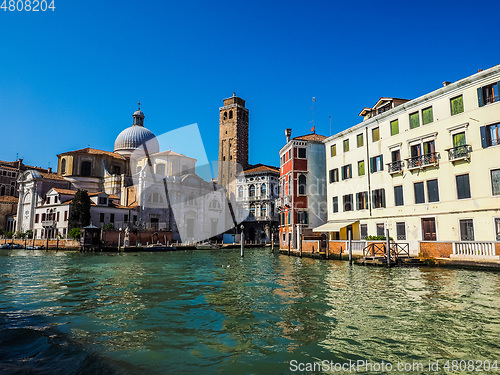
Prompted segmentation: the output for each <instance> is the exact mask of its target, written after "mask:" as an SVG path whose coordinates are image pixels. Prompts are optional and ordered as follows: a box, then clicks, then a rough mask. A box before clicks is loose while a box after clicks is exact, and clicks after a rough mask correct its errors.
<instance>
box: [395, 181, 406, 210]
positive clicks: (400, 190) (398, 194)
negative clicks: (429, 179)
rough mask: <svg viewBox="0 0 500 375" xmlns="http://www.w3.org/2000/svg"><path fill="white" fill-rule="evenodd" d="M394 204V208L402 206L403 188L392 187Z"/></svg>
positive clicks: (400, 186)
mask: <svg viewBox="0 0 500 375" xmlns="http://www.w3.org/2000/svg"><path fill="white" fill-rule="evenodd" d="M394 204H395V205H396V206H403V205H404V199H403V186H402V185H399V186H394Z"/></svg>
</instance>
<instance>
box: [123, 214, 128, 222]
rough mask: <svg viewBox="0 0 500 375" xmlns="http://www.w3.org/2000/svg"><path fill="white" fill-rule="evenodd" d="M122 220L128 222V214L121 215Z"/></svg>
mask: <svg viewBox="0 0 500 375" xmlns="http://www.w3.org/2000/svg"><path fill="white" fill-rule="evenodd" d="M123 221H124V222H126V223H128V215H123Z"/></svg>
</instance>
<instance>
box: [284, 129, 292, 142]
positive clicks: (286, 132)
mask: <svg viewBox="0 0 500 375" xmlns="http://www.w3.org/2000/svg"><path fill="white" fill-rule="evenodd" d="M285 135H286V143H288V142H290V138H291V137H292V129H286V130H285Z"/></svg>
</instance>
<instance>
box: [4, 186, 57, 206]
mask: <svg viewBox="0 0 500 375" xmlns="http://www.w3.org/2000/svg"><path fill="white" fill-rule="evenodd" d="M2 187H5V186H2ZM47 204H50V197H47Z"/></svg>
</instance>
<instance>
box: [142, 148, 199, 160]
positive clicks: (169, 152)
mask: <svg viewBox="0 0 500 375" xmlns="http://www.w3.org/2000/svg"><path fill="white" fill-rule="evenodd" d="M151 156H182V157H185V158H189V159H193V160H196V159H194V158H190V157H189V156H186V155H184V154H179V153H177V152H174V151H172V150H168V151H162V152H157V153H155V154H151Z"/></svg>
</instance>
